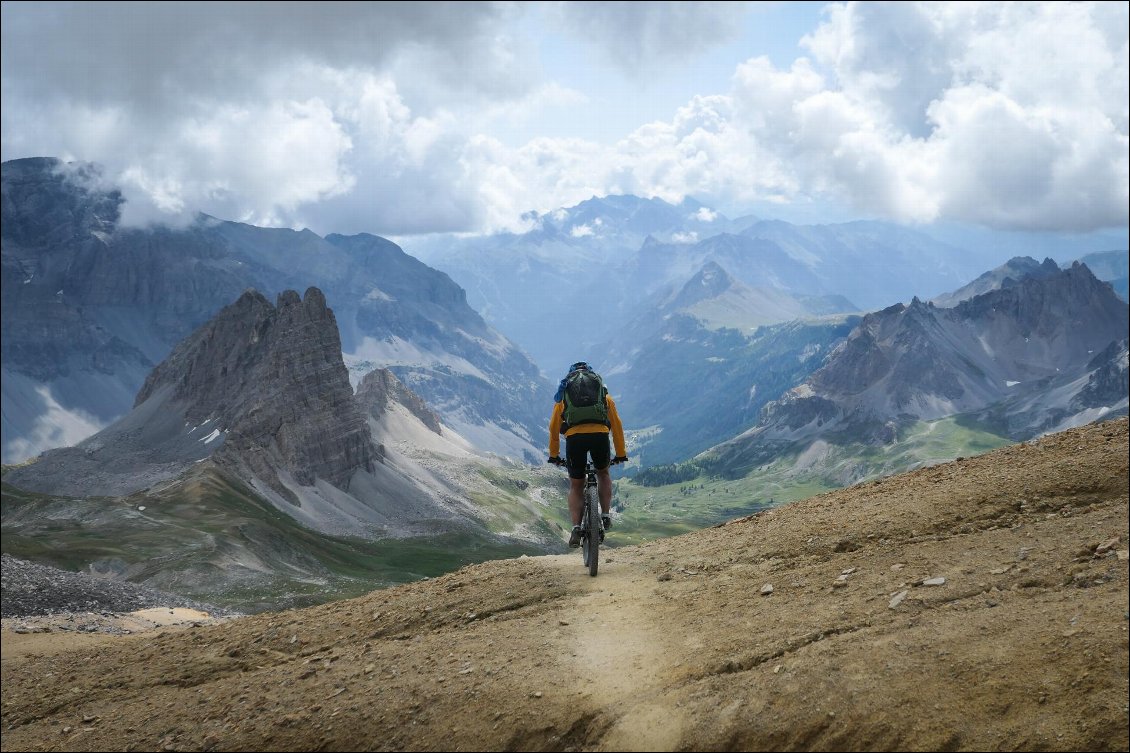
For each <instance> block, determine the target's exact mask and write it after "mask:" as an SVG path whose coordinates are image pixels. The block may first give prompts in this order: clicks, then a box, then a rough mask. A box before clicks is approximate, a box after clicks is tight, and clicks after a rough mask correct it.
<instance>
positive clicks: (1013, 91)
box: [0, 3, 1130, 235]
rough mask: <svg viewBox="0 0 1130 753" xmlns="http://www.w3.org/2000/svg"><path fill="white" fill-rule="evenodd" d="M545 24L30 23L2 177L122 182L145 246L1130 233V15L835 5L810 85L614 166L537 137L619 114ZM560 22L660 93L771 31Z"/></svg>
mask: <svg viewBox="0 0 1130 753" xmlns="http://www.w3.org/2000/svg"><path fill="white" fill-rule="evenodd" d="M528 7H532V6H527V5H525V4H511V3H498V4H495V3H451V4H443V5H440V4H435V3H342V4H334V3H319V4H312V3H310V4H307V3H288V4H276V3H228V4H224V5H223V6H222V8H223V12H217V10H216V9H215V8H213V7H212V5H208V4H203V3H196V4H193V3H129V4H119V3H97V4H95V3H76V4H73V5H72V4H66V3H5V4H3V6H2V7H0V9H2V14H3V15H2V34H3V46H2V51H0V55H2V61H3V70H2V76H3V108H2V111H0V131H2V133H0V135H2V139H0V143H2V151H3V158H4V159H10V158H13V157H22V156H36V155H42V156H58V157H61V158H64V159H80V160H90V161H96V162H100V163H103V164H104V165H105V166H106V170H105V174H106V176H107V179H113V180H115V181H117V182H119V183H120V184H122V186H123V191H124V193H125V196H126V198H127V201H128V203H127V205H126V208H125V217H126V219H127V220H128V221H130V222H134V223H145V222H152V221H162V222H170V221H175V220H176V219H178V218H183V217H186V216H189V215H191V213H193V212H195V211H198V210H199V211H205V212H207V213H210V214H214V215H216V216H220V217H223V218H225V219H238V220H243V221H247V222H253V223H256V224H266V225H285V226H292V227H303V226H306V227H310V228H312V229H314V230H315V231H317V232H322V233H326V232H331V231H332V232H346V233H351V232H360V231H368V232H376V233H380V234H385V235H405V234H411V233H424V232H442V231H489V230H497V229H511V230H521V229H523V228H525V227H527V226H528V225H529V222H530V220H529V219H522V218H523V217H524V216H526V217H527V218H528V216H529V215H527V213H528V212H529V211H530V210H535V211H537V212H540V213H545V212H549V211H552V210H553V209H555V208H556V207H560V206H568V205H571V204H574V203H576V202H578V201H580V200H583V199H585V198H588V197H589V196H592V195H604V194H610V193H635V194H638V195H641V196H645V197H659V198H662V199H665V200H668V201H672V202H678V201H680V200H681V199H682V198H683V197H685V196H688V195H692V196H695V197H696V198H698V199H700V200H702V201H704V202H707V203H711V204H715V205H719V204H721V205H726V206H730V207H741V206H743V205H746V204H749V203H752V202H775V203H780V204H784V203H789V202H796V203H805V202H821V203H832V204H837V205H847V206H849V207H851V208H852V209H853V210H854V211H855V212H857V213H860V214H863V215H869V216H875V217H884V218H889V219H894V220H897V221H903V222H923V223H926V222H932V221H935V220H960V221H965V222H972V223H979V224H983V225H988V226H991V227H997V228H1008V229H1023V230H1076V231H1085V230H1091V229H1097V228H1104V227H1125V226H1126V224H1127V221H1128V212H1127V205H1128V203H1130V188H1128V186H1130V156H1128V155H1130V125H1128V124H1130V104H1128V101H1130V83H1128V81H1130V73H1128V67H1130V64H1128V58H1130V53H1128V49H1130V48H1128V43H1127V37H1128V34H1127V27H1128V25H1130V18H1128V12H1127V5H1126V4H1124V3H1070V4H1068V3H1048V4H1044V3H1020V4H1005V3H846V4H834V5H830V6H828V7H827V9H826V11H825V15H824V19H823V22H822V23H821V24H820V25H819V26H818V27H817V28H816V29H814V30H813V31H812V33H811V34H809V35H808V36H806V37H805V38H804V39H803V40H802V41H801V43H802V46H803V49H804V50H806V51H807V53H808V57H800V58H798V59H797V60H796V61H795V62H793V63H792V64H791V65H790V66H788V67H777V66H775V65H774V64H772V63H771V62H770V61H769V59H768V58H767V57H761V56H755V57H751V58H749V59H747V60H745V61H743V62H741V63H740V64H738V65H737V66H736V67H735V69H734V73H733V76H732V79H731V81H730V82H729V86H728V88H726V87H724V86H723V87H719V89H720V90H719V91H713V92H710V91H707V92H702V93H700V94H699V95H698V96H694V97H692V98H691V99H690V100H689V101H687V102H686V104H685V105H684V106H683V107H680V108H678V110H677V111H676V112H674V113H673V114H672V115H671V116H670V117H669V118H666V119H662V120H657V121H655V122H649V123H642V124H640V125H639V127H637V128H635V129H634V130H633V131H631V132H629V133H626V134H623V135H622V136H620V137H619V138H618V139H616V140H609V141H606V142H598V141H594V140H591V139H582V138H575V137H559V138H548V137H544V136H543V137H537V136H535V137H533V138H529V139H526V138H524V137H523V138H515V137H514V135H515V134H519V133H524V129H525V128H526V127H527V126H528V125H529V124H530V123H533V122H537V121H536V119H534V118H532V117H531V116H530V113H531V112H544V111H550V110H551V108H576V109H582V108H584V107H586V106H597V105H596V102H595V101H590V100H589V99H588V97H587V94H586V93H585V92H581V91H576V90H574V89H570V88H568V87H566V86H563V85H561V84H560V83H557V82H554V81H547V80H544V79H543V76H542V73H541V72H540V69H539V65H538V60H537V49H536V47H535V42H536V40H535V39H534V38H532V37H528V36H526V35H525V34H523V33H521V32H520V29H522V28H523V27H522V25H521V24H520V23H519V21H520V20H521V19H522V18H523V14H525V13H527V12H528V10H527V9H528ZM548 10H549V12H548V14H547V15H548V16H549V17H553V18H557V19H558V20H559V21H560V22H561V24H562V25H563V28H565V29H566V30H567V31H568V32H569V33H570V34H572V35H574V36H575V37H576V38H579V39H583V40H586V41H585V43H586V44H591V45H596V46H598V47H600V48H601V49H603V50H605V51H606V54H608V55H612V56H615V58H616V62H617V65H619V66H621V67H622V68H623V69H625V70H635V71H637V72H647V71H649V70H650V69H651V68H652V67H655V66H658V67H663V66H662V65H660V64H661V63H663V62H665V61H667V62H669V61H672V60H686V59H689V58H690V57H692V56H695V55H700V54H701V53H703V52H704V51H706V50H708V49H710V48H711V47H712V46H714V45H717V44H719V43H720V42H722V41H726V40H729V39H732V35H733V33H735V31H736V30H737V29H738V28H739V27H740V24H738V23H737V20H738V18H739V16H740V15H741V14H742V13H745V12H747V10H746V9H745V8H743V7H737V6H736V4H731V3H718V4H714V3H561V4H553V5H551V6H548ZM546 33H550V32H548V31H547V32H546ZM555 41H556V43H561V40H555ZM657 69H658V68H657ZM504 135H505V136H507V137H506V138H504Z"/></svg>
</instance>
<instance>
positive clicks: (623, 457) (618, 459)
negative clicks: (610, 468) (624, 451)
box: [612, 455, 628, 465]
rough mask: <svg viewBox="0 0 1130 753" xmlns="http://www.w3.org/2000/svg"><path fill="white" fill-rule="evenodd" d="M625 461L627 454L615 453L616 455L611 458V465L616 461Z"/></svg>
mask: <svg viewBox="0 0 1130 753" xmlns="http://www.w3.org/2000/svg"><path fill="white" fill-rule="evenodd" d="M627 462H628V456H627V455H617V456H616V457H614V458H612V465H616V464H617V463H627Z"/></svg>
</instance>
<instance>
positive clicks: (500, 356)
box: [0, 158, 551, 462]
mask: <svg viewBox="0 0 1130 753" xmlns="http://www.w3.org/2000/svg"><path fill="white" fill-rule="evenodd" d="M0 198H2V209H3V217H2V225H0V227H2V233H0V251H2V260H3V279H2V284H3V297H2V306H3V349H2V353H0V356H2V361H3V365H2V369H3V394H2V398H3V425H2V427H0V428H2V436H0V444H2V445H3V457H4V461H5V462H15V461H19V460H24V459H26V458H29V457H33V456H35V455H36V454H38V453H39V452H41V451H42V450H44V449H48V448H51V447H60V446H67V445H73V444H75V443H76V442H78V441H79V440H81V439H84V438H85V437H87V436H89V435H90V434H93V433H94V432H95V431H97V430H98V429H101V428H104V427H105V426H107V425H109V424H110V423H111V422H113V421H115V420H117V419H118V418H121V417H122V416H123V415H125V414H126V413H127V412H128V411H129V410H130V407H131V405H132V403H133V398H134V396H135V395H136V394H137V391H138V390H139V389H140V388H141V386H142V383H143V382H144V380H145V378H146V376H147V375H148V374H149V372H150V370H151V369H152V368H153V366H154V365H155V364H158V363H160V362H161V361H163V360H164V359H165V358H166V357H167V356H168V355H169V353H170V351H171V350H172V349H173V347H174V346H175V345H176V344H177V343H179V342H180V341H181V340H182V339H184V338H185V337H187V336H188V335H189V334H190V333H191V332H193V331H194V330H195V329H196V328H197V327H199V326H201V325H202V324H204V323H205V322H207V321H208V320H209V319H210V318H211V317H212V316H214V315H215V314H216V312H218V311H219V310H220V309H221V308H223V307H224V306H226V305H228V304H230V303H231V302H232V301H234V300H235V299H236V298H238V297H239V295H240V294H241V293H242V292H243V291H244V290H246V289H248V288H254V289H256V290H259V291H261V292H262V293H263V294H264V295H266V296H269V297H273V296H276V295H278V294H280V293H282V292H283V291H284V290H288V289H292V290H299V291H301V290H305V289H306V288H308V287H310V286H316V287H318V288H319V289H320V290H321V291H322V292H323V293H324V294H325V296H326V297H327V298H328V299H329V300H330V301H331V302H332V303H333V306H334V310H335V313H336V315H337V322H338V326H339V328H340V339H341V346H342V349H343V351H344V352H345V353H346V358H347V362H348V364H349V367H350V369H351V375H352V376H351V378H352V381H353V383H354V384H356V383H357V382H358V381H360V379H361V377H362V376H364V374H365V373H367V372H368V371H370V370H372V369H373V368H377V367H383V368H388V369H391V370H392V371H393V372H394V373H395V374H396V375H397V376H398V378H399V379H400V380H401V381H403V382H404V383H405V384H407V385H408V386H409V387H411V388H412V389H413V391H415V392H417V393H418V394H419V395H420V396H421V397H422V398H423V399H425V400H426V401H428V403H429V405H431V406H432V408H433V410H435V411H436V412H437V413H439V414H440V416H441V417H442V418H443V420H444V421H446V422H447V424H448V425H449V426H452V427H454V428H456V430H457V431H458V432H459V433H460V434H462V435H463V436H465V437H466V438H467V439H468V440H469V441H472V442H474V444H475V445H476V446H478V447H480V448H481V449H483V450H486V451H490V452H495V453H497V454H499V455H504V456H509V457H514V458H525V459H530V458H532V457H535V456H536V457H539V458H540V453H541V444H542V440H541V434H542V431H543V424H544V417H543V416H542V415H541V414H542V412H543V411H542V410H541V408H542V406H544V405H545V404H546V401H547V400H548V399H549V396H550V394H551V392H550V388H549V385H548V383H547V382H545V380H543V379H542V378H541V377H540V376H539V374H538V370H537V368H536V367H535V366H534V365H533V363H531V362H530V361H529V359H528V358H527V357H526V356H525V355H524V354H523V353H522V351H520V350H519V349H518V348H517V347H516V346H515V345H514V344H513V343H511V342H510V341H509V340H507V339H506V338H505V337H503V336H502V335H501V334H499V333H498V332H497V331H495V330H493V329H492V328H491V327H489V326H488V325H487V324H486V323H485V322H484V321H483V319H482V318H481V317H480V316H479V315H478V314H477V313H476V312H475V311H474V310H473V309H471V307H470V306H468V304H467V301H466V295H465V294H464V292H463V290H462V289H461V288H459V286H458V285H456V284H455V283H454V282H452V281H451V279H450V278H449V277H448V276H447V275H445V274H443V273H442V272H438V271H436V270H434V269H432V268H430V267H428V266H426V265H425V264H423V263H421V262H420V261H418V260H416V259H414V258H412V257H411V256H408V255H407V254H405V253H404V252H403V250H401V248H400V247H399V246H397V245H396V244H394V243H392V242H391V241H388V240H385V239H383V238H379V237H377V236H374V235H368V234H359V235H354V236H342V235H334V234H330V235H327V236H326V237H324V238H323V237H320V236H318V235H316V234H315V233H313V232H311V231H309V230H302V231H294V230H288V229H278V228H273V229H272V228H260V227H255V226H252V225H246V224H242V223H237V222H227V221H222V220H218V219H215V218H211V217H207V216H204V215H200V216H198V217H197V219H196V221H195V222H193V223H191V224H189V225H188V226H187V227H183V228H167V227H161V226H154V227H144V228H138V227H126V226H123V225H122V224H121V221H120V218H121V207H122V201H123V199H122V196H121V194H120V192H119V191H118V190H117V189H116V188H114V187H113V186H110V185H107V184H106V182H105V181H104V179H103V178H102V177H101V172H100V170H99V169H98V168H97V166H94V165H90V164H86V163H64V162H61V161H59V160H56V159H47V158H29V159H19V160H12V161H9V162H5V163H4V164H3V165H2V174H0Z"/></svg>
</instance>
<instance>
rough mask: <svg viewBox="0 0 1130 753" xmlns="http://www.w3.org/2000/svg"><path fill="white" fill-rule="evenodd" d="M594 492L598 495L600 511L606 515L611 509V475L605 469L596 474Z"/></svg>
mask: <svg viewBox="0 0 1130 753" xmlns="http://www.w3.org/2000/svg"><path fill="white" fill-rule="evenodd" d="M596 490H597V492H599V494H600V511H601V512H602V513H604V514H605V515H607V514H608V512H609V511H610V510H611V509H612V475H611V474H610V473H609V472H608V469H607V468H605V469H604V470H603V471H597V472H596Z"/></svg>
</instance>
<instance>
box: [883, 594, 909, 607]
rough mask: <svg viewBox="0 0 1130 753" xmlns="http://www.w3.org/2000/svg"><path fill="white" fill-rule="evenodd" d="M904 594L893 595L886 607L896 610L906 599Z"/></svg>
mask: <svg viewBox="0 0 1130 753" xmlns="http://www.w3.org/2000/svg"><path fill="white" fill-rule="evenodd" d="M906 594H907V592H906V591H899V592H898V593H897V594H895V595H894V597H892V598H891V601H890V603H889V604H887V606H888V607H890V608H891V609H894V608H896V607H897V606H898V605H899V604H902V602H903V600H904V599H905V598H906Z"/></svg>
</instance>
